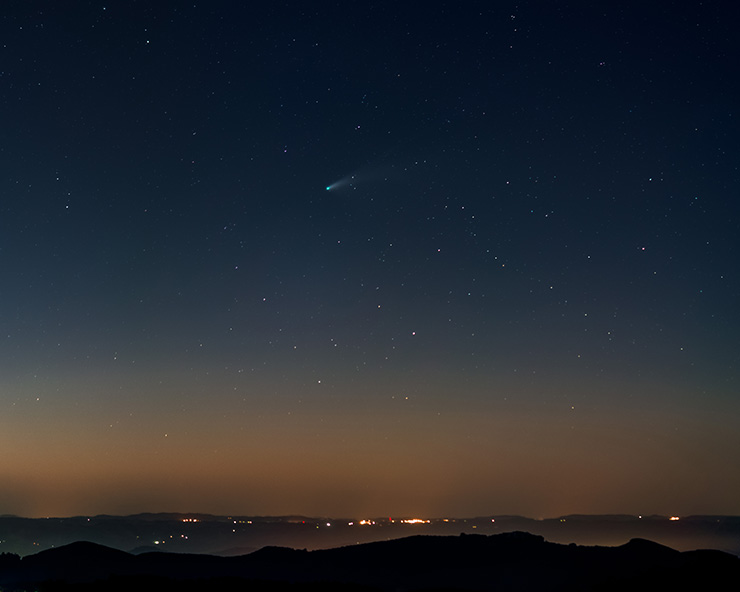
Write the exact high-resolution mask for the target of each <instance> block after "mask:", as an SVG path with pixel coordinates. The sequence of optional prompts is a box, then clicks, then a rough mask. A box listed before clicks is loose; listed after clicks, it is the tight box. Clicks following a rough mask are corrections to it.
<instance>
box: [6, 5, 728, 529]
mask: <svg viewBox="0 0 740 592" xmlns="http://www.w3.org/2000/svg"><path fill="white" fill-rule="evenodd" d="M738 16H739V15H738V11H737V7H736V6H735V5H734V3H731V2H722V3H714V2H704V3H700V2H692V1H689V2H680V3H645V2H640V3H637V2H634V3H633V2H606V3H603V2H599V3H592V2H557V3H553V2H545V1H543V2H517V3H513V2H400V3H398V2H375V3H365V2H363V3H359V2H358V3H350V2H332V3H330V2H285V3H277V2H274V3H273V2H268V3H264V5H257V3H255V2H244V3H242V2H224V1H213V2H211V1H209V2H197V1H196V2H189V3H186V2H173V1H161V2H160V1H158V2H136V1H133V0H131V1H116V0H113V1H111V2H99V1H97V0H94V1H84V2H83V1H73V2H34V1H30V2H26V1H24V2H8V3H3V6H2V9H0V43H1V44H0V104H1V105H2V108H1V109H0V158H1V159H2V160H1V162H2V168H1V175H0V273H1V276H0V513H17V514H22V515H27V516H43V515H56V516H63V515H72V514H95V513H134V512H139V511H190V512H192V511H198V512H212V513H221V514H288V513H303V514H310V515H318V514H323V515H345V516H360V515H363V514H369V515H374V516H375V515H393V514H407V515H408V514H426V515H429V514H432V515H436V516H443V515H457V516H472V515H481V514H497V513H498V514H507V513H518V514H523V515H527V516H531V517H542V516H545V517H546V516H557V515H561V514H567V513H574V512H580V513H618V512H624V513H632V514H649V513H660V514H687V513H702V514H740V382H739V381H738V368H739V367H740V339H739V338H738V330H739V329H740V306H739V305H738V303H740V276H739V271H740V171H739V169H738V166H739V163H740V152H739V150H738V138H739V137H740V112H739V111H738V106H740V96H739V95H740V93H738V86H737V72H738V71H740V64H739V63H738V62H739V61H740V60H739V59H738V56H739V54H738V51H737V43H736V39H737V31H736V25H737V22H738ZM327 188H328V189H327Z"/></svg>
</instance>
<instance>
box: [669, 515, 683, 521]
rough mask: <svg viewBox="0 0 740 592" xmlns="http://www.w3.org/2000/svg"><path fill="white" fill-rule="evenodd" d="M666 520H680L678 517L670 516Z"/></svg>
mask: <svg viewBox="0 0 740 592" xmlns="http://www.w3.org/2000/svg"><path fill="white" fill-rule="evenodd" d="M668 520H680V518H679V517H678V516H671V517H670V518H669V519H668Z"/></svg>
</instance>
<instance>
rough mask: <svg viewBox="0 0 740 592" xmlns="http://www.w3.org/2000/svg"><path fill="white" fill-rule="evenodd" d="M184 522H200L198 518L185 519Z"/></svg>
mask: <svg viewBox="0 0 740 592" xmlns="http://www.w3.org/2000/svg"><path fill="white" fill-rule="evenodd" d="M182 521H183V522H200V520H198V519H197V518H183V519H182Z"/></svg>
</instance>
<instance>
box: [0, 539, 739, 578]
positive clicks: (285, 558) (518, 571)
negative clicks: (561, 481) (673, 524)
mask: <svg viewBox="0 0 740 592" xmlns="http://www.w3.org/2000/svg"><path fill="white" fill-rule="evenodd" d="M0 559H1V560H0V589H2V590H3V591H20V590H31V589H36V590H41V591H46V592H54V591H56V592H62V591H67V590H81V591H86V590H90V591H92V590H108V591H117V590H124V589H127V590H130V589H138V590H140V591H141V590H149V589H152V590H153V589H157V590H185V591H187V590H211V589H218V590H246V589H248V590H253V591H254V590H256V591H268V590H269V591H273V592H275V591H279V590H294V591H307V590H319V589H320V590H335V591H351V590H367V591H370V590H377V591H391V590H392V591H396V590H409V591H411V590H429V591H431V590H436V591H439V590H496V591H513V590H518V591H527V590H582V591H586V590H606V591H610V590H615V591H616V590H660V589H668V588H670V589H676V590H683V589H689V588H693V589H713V588H715V587H720V585H721V584H722V583H725V582H728V581H730V582H731V581H734V582H737V581H740V558H738V557H736V556H734V555H730V554H728V553H724V552H721V551H709V550H707V551H685V552H679V551H676V550H674V549H671V548H669V547H665V546H663V545H660V544H657V543H654V542H651V541H648V540H644V539H632V540H631V541H630V542H628V543H626V544H624V545H621V546H619V547H585V546H578V545H575V544H570V545H562V544H557V543H550V542H547V541H546V540H545V539H544V538H543V537H541V536H538V535H532V534H529V533H525V532H511V533H505V534H497V535H490V536H486V535H460V536H412V537H407V538H402V539H395V540H389V541H382V542H374V543H366V544H360V545H353V546H347V547H339V548H335V549H326V550H316V551H305V550H296V549H289V548H285V547H265V548H263V549H260V550H259V551H256V552H254V553H250V554H248V555H242V556H237V557H221V556H214V555H189V554H177V553H162V552H153V553H142V554H140V555H133V554H130V553H126V552H124V551H119V550H116V549H111V548H108V547H104V546H102V545H97V544H94V543H89V542H77V543H73V544H70V545H66V546H63V547H59V548H54V549H48V550H46V551H42V552H40V553H37V554H35V555H29V556H27V557H24V558H19V557H17V556H14V557H9V556H3V557H0Z"/></svg>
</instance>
